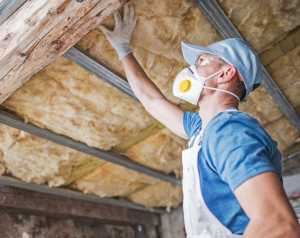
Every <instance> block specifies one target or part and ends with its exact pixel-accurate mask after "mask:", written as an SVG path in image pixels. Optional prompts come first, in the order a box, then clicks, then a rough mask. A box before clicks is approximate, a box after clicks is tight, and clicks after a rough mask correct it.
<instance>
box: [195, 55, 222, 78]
mask: <svg viewBox="0 0 300 238" xmlns="http://www.w3.org/2000/svg"><path fill="white" fill-rule="evenodd" d="M225 64H226V63H225V62H224V61H223V60H222V59H220V58H219V57H217V56H215V55H211V54H201V55H199V56H198V59H197V61H196V68H197V71H198V73H199V74H200V75H201V76H203V77H208V76H210V75H212V74H213V73H215V72H217V71H219V70H221V68H222V67H223V66H224V65H225Z"/></svg>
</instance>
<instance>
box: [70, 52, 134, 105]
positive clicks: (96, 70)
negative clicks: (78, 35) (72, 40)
mask: <svg viewBox="0 0 300 238" xmlns="http://www.w3.org/2000/svg"><path fill="white" fill-rule="evenodd" d="M64 56H65V57H66V58H68V59H70V60H72V61H74V62H76V63H77V64H78V65H80V66H82V67H83V68H85V69H86V70H88V71H89V72H91V73H93V74H95V75H97V76H98V77H99V78H100V79H102V80H104V81H105V82H107V83H109V84H110V85H112V86H114V87H116V88H118V89H119V90H121V91H122V92H124V93H126V94H127V95H129V96H130V97H132V98H134V99H135V100H137V98H136V96H135V95H134V92H133V91H132V90H131V88H130V86H129V84H128V82H127V81H126V80H124V79H122V78H121V77H119V76H118V75H116V74H115V73H113V72H112V71H111V70H110V69H108V68H106V67H105V66H103V65H102V64H100V63H98V62H97V61H95V60H93V59H92V58H91V57H89V56H87V55H86V54H84V53H83V52H81V51H80V50H79V49H77V48H75V47H72V48H70V49H69V50H68V51H67V52H66V53H65V54H64Z"/></svg>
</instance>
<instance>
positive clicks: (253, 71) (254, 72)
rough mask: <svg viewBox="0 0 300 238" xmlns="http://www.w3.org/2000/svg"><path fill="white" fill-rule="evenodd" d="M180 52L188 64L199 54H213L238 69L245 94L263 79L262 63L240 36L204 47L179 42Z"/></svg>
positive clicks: (192, 62)
mask: <svg viewBox="0 0 300 238" xmlns="http://www.w3.org/2000/svg"><path fill="white" fill-rule="evenodd" d="M181 49H182V54H183V57H184V59H185V61H186V62H187V63H188V64H189V65H193V64H195V63H196V60H197V58H198V56H199V55H200V54H204V53H207V54H213V55H216V56H218V57H220V58H221V59H222V60H224V61H225V62H226V63H228V64H232V65H234V66H235V67H236V69H237V70H238V72H239V74H240V76H241V77H242V80H243V82H244V85H245V88H246V95H245V96H248V95H249V93H250V92H251V91H253V90H254V89H255V88H257V87H258V86H259V85H260V84H261V82H262V79H263V70H262V63H261V61H260V59H259V58H258V56H257V54H256V53H255V52H254V51H253V50H252V49H251V47H250V46H249V45H248V43H247V42H246V41H244V40H242V39H240V38H228V39H225V40H222V41H218V42H216V43H213V44H210V45H208V46H206V47H204V46H199V45H193V44H190V43H186V42H181Z"/></svg>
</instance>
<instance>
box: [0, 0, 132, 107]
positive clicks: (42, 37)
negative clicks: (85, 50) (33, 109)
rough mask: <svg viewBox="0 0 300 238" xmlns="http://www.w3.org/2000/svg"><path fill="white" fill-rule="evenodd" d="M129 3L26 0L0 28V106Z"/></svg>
mask: <svg viewBox="0 0 300 238" xmlns="http://www.w3.org/2000/svg"><path fill="white" fill-rule="evenodd" d="M126 1H127V0H102V1H100V0H85V1H81V0H51V1H48V0H32V1H26V2H25V3H24V4H23V5H22V6H21V7H20V8H19V9H18V11H17V12H15V13H14V14H13V15H11V16H10V17H9V18H8V19H7V20H6V21H5V22H4V23H3V24H2V25H0V103H2V102H3V101H4V100H5V99H6V98H8V97H9V96H10V95H11V94H12V93H13V92H14V91H15V90H16V89H18V88H19V87H20V86H22V85H23V84H24V83H25V82H26V81H27V80H28V79H30V78H31V76H32V75H34V74H35V73H37V72H38V71H40V70H41V69H42V68H44V67H45V66H47V65H48V64H49V63H51V62H52V61H54V60H55V59H56V58H57V57H59V56H60V55H63V54H64V53H65V52H66V51H67V50H68V49H69V48H71V47H72V46H73V45H74V44H76V43H77V42H78V41H79V40H80V39H81V38H82V37H83V36H84V35H85V34H86V33H88V32H89V31H90V30H92V29H94V28H95V27H97V26H98V25H99V24H100V23H101V22H102V21H103V19H104V18H105V17H106V16H108V15H110V14H111V13H112V12H113V11H115V10H116V9H118V8H120V7H121V6H122V5H123V4H124V3H125V2H126Z"/></svg>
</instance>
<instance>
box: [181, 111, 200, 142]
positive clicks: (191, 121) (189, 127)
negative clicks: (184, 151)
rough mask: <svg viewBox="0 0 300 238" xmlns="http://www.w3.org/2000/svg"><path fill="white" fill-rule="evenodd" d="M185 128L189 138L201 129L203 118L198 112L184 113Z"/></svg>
mask: <svg viewBox="0 0 300 238" xmlns="http://www.w3.org/2000/svg"><path fill="white" fill-rule="evenodd" d="M183 127H184V130H185V133H186V134H187V136H188V138H190V137H191V136H192V135H193V134H194V132H195V131H196V130H197V129H199V127H201V118H200V116H199V113H198V112H188V111H186V112H184V113H183Z"/></svg>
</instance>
